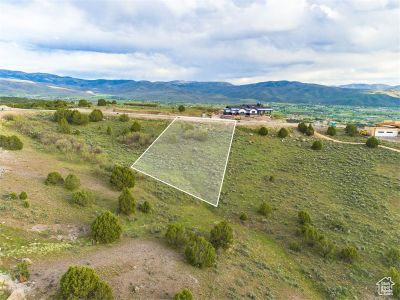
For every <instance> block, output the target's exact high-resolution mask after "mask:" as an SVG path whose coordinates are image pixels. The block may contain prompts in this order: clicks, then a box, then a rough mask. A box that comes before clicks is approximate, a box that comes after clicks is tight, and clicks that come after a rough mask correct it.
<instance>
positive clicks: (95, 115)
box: [89, 109, 103, 122]
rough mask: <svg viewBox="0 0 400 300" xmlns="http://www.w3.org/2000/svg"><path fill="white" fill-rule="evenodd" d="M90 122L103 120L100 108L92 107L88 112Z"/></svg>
mask: <svg viewBox="0 0 400 300" xmlns="http://www.w3.org/2000/svg"><path fill="white" fill-rule="evenodd" d="M89 120H90V122H99V121H102V120H103V112H102V111H101V110H100V109H94V110H92V112H91V113H90V114H89Z"/></svg>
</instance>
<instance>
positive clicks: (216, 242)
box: [210, 221, 233, 249]
mask: <svg viewBox="0 0 400 300" xmlns="http://www.w3.org/2000/svg"><path fill="white" fill-rule="evenodd" d="M210 242H211V244H213V246H214V248H215V249H218V248H223V249H228V248H229V247H230V246H231V245H232V244H233V229H232V227H231V225H229V224H228V222H226V221H222V222H220V223H218V224H217V225H215V226H214V228H213V229H211V232H210Z"/></svg>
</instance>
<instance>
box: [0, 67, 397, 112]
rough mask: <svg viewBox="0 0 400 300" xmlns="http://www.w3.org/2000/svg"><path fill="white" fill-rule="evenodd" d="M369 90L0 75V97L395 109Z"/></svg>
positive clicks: (288, 84) (270, 83) (294, 84)
mask: <svg viewBox="0 0 400 300" xmlns="http://www.w3.org/2000/svg"><path fill="white" fill-rule="evenodd" d="M373 90H374V89H372V88H371V89H370V88H368V89H367V88H365V87H364V88H360V87H359V88H357V87H347V88H343V87H332V86H324V85H319V84H310V83H302V82H297V81H285V80H283V81H267V82H259V83H254V84H245V85H234V84H231V83H228V82H198V81H178V80H175V81H166V82H164V81H155V82H151V81H145V80H142V81H135V80H107V79H95V80H87V79H80V78H73V77H68V76H58V75H53V74H47V73H25V72H20V71H10V70H0V95H3V96H25V97H35V98H93V97H95V98H99V97H112V98H120V99H135V100H144V101H146V100H151V101H160V102H191V103H201V102H203V103H239V102H287V103H310V104H336V105H360V106H398V105H399V104H400V98H399V97H396V96H392V95H387V94H383V93H376V92H373Z"/></svg>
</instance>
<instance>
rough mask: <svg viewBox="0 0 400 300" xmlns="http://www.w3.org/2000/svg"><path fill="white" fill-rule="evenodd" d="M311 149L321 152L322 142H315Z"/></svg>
mask: <svg viewBox="0 0 400 300" xmlns="http://www.w3.org/2000/svg"><path fill="white" fill-rule="evenodd" d="M311 149H313V150H321V149H322V142H321V141H315V142H314V143H313V144H312V145H311Z"/></svg>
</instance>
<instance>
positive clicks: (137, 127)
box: [131, 121, 142, 132]
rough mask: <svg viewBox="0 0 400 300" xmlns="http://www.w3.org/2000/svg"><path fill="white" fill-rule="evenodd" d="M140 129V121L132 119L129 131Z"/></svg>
mask: <svg viewBox="0 0 400 300" xmlns="http://www.w3.org/2000/svg"><path fill="white" fill-rule="evenodd" d="M141 129H142V126H141V125H140V123H139V122H138V121H134V122H133V124H132V126H131V131H132V132H138V131H140V130H141Z"/></svg>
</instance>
